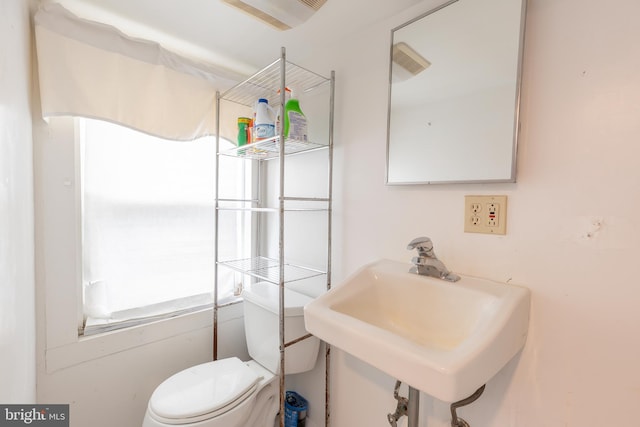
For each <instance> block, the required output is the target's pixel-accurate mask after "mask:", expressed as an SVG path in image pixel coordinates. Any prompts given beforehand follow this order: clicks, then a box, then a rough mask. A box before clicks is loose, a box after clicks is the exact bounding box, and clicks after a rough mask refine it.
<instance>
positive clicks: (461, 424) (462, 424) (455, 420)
mask: <svg viewBox="0 0 640 427" xmlns="http://www.w3.org/2000/svg"><path fill="white" fill-rule="evenodd" d="M485 386H486V384H485V385H483V386H482V387H480V388H479V389H477V390H476V391H475V393H473V394H472V395H471V396H469V397H467V398H466V399H462V400H459V401H457V402H455V403H452V404H451V427H470V426H469V423H468V422H466V421H465V420H463V419H462V418H460V417H458V414H456V409H458V408H459V407H461V406H466V405H470V404H471V403H473V402H475V401H476V400H478V398H479V397H480V396H481V395H482V392H484V387H485Z"/></svg>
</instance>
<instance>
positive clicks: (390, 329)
mask: <svg viewBox="0 0 640 427" xmlns="http://www.w3.org/2000/svg"><path fill="white" fill-rule="evenodd" d="M409 267H410V265H409V264H408V263H407V264H405V263H399V262H395V261H388V260H381V261H377V262H374V263H372V264H369V265H366V266H365V267H363V268H361V269H360V270H358V271H357V272H356V273H355V274H353V275H352V276H350V277H349V278H347V279H346V280H345V281H344V283H342V284H340V285H338V286H336V287H335V288H333V289H332V290H331V291H329V292H327V293H326V294H324V295H322V296H320V297H319V298H317V299H315V300H314V301H312V302H311V303H309V304H308V305H307V306H306V307H305V311H304V314H305V325H306V329H307V331H309V332H310V333H312V334H313V335H315V336H317V337H319V338H320V339H322V340H324V341H326V342H328V343H329V344H331V345H334V346H336V347H338V348H340V349H342V350H344V351H346V352H347V353H350V354H352V355H353V356H355V357H357V358H359V359H361V360H363V361H365V362H367V363H369V364H371V365H373V366H375V367H376V368H378V369H380V370H382V371H384V372H386V373H387V374H389V375H391V376H392V377H394V378H396V379H398V380H400V381H402V382H405V383H406V384H408V385H409V386H411V387H414V388H416V389H418V390H421V391H423V392H425V393H428V394H430V395H431V396H433V397H436V398H437V399H440V400H442V401H445V402H456V401H458V400H461V399H464V398H466V397H468V396H470V395H471V394H472V393H473V392H474V391H476V390H477V389H478V388H479V387H480V386H482V385H483V384H485V383H486V382H487V381H488V380H489V379H491V377H493V376H494V375H495V374H496V373H497V372H498V371H499V370H500V369H502V368H503V367H504V365H506V364H507V362H509V360H510V359H511V358H512V357H513V356H514V355H515V354H516V353H517V352H518V351H519V350H520V349H521V348H522V347H523V345H524V343H525V340H526V336H527V330H528V327H529V304H530V293H529V290H528V289H527V288H524V287H521V286H515V285H509V284H504V283H497V282H493V281H490V280H485V279H478V278H474V277H465V276H462V278H461V280H459V281H458V282H454V283H452V282H447V281H444V280H441V279H436V278H433V277H426V276H419V275H416V274H412V273H409V272H408V270H409Z"/></svg>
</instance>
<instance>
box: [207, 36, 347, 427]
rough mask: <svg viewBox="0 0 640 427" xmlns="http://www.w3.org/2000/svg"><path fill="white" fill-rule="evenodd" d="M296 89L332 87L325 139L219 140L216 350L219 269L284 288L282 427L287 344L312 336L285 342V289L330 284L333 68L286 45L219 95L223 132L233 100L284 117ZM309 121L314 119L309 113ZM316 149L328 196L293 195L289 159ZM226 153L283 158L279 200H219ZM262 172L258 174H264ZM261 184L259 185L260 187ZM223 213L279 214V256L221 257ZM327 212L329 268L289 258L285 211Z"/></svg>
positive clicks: (259, 159)
mask: <svg viewBox="0 0 640 427" xmlns="http://www.w3.org/2000/svg"><path fill="white" fill-rule="evenodd" d="M286 87H294V88H296V90H297V91H299V92H298V93H303V94H304V93H309V92H312V91H315V90H319V89H322V88H328V101H329V105H328V106H327V108H328V123H327V125H328V133H327V135H325V136H323V137H320V138H319V140H313V139H312V140H311V141H300V140H293V139H285V138H284V136H283V135H282V134H280V135H277V136H275V137H273V138H269V139H266V140H263V141H259V142H254V143H250V144H247V145H243V146H241V147H234V148H232V149H229V150H225V151H221V150H220V137H219V136H218V137H217V138H216V153H217V155H216V210H215V228H216V242H215V253H216V255H215V256H216V260H215V261H216V262H215V278H216V280H215V285H214V299H215V304H214V319H213V320H214V337H213V354H214V359H217V354H218V341H217V336H218V333H217V332H218V308H219V307H221V305H219V304H218V277H219V275H218V270H219V269H220V268H223V269H230V270H232V271H235V272H239V273H242V274H243V275H247V276H249V277H251V278H254V279H256V280H261V281H267V282H270V283H273V284H274V285H277V286H278V287H279V291H280V292H279V309H280V316H279V317H280V319H279V320H280V378H279V379H280V427H284V419H285V405H284V402H285V381H284V378H285V374H286V372H285V369H284V367H285V348H286V347H288V346H290V345H293V344H295V343H297V342H299V341H301V340H304V339H307V338H308V337H310V336H311V335H309V334H307V335H304V336H302V337H298V338H296V339H294V340H292V341H289V342H285V333H284V332H285V331H284V289H285V284H287V283H291V282H296V281H301V280H305V279H309V278H313V277H319V276H324V277H325V278H326V289H327V290H329V289H330V288H331V212H332V173H333V123H334V119H333V110H334V94H335V73H334V72H333V71H332V72H331V76H330V77H328V78H327V77H324V76H321V75H319V74H316V73H314V72H312V71H310V70H307V69H306V68H303V67H300V66H298V65H296V64H293V63H291V62H289V61H287V59H286V51H285V48H282V50H281V55H280V58H279V59H278V60H276V61H274V62H273V63H271V64H269V65H268V66H267V67H265V68H263V69H262V70H260V71H258V72H257V73H256V74H254V75H253V76H251V77H249V78H248V79H247V80H245V81H243V82H241V83H239V84H238V85H236V86H234V87H233V88H231V89H229V90H228V91H226V92H224V93H217V97H216V102H217V114H216V122H217V129H218V132H217V134H218V135H219V134H220V132H219V131H220V111H221V108H223V106H222V104H223V101H224V103H227V102H231V103H235V104H240V105H242V106H245V107H249V108H251V109H252V108H253V105H254V102H255V101H256V100H257V99H258V98H266V99H268V101H269V105H271V106H272V107H273V108H278V109H279V111H280V117H283V116H284V102H285V96H284V94H285V88H286ZM310 120H313V118H312V117H310ZM311 137H313V135H311ZM317 150H328V156H327V157H328V160H327V162H328V165H327V166H328V182H327V197H291V196H287V195H285V185H284V180H285V173H284V172H285V159H286V158H288V157H289V156H291V155H294V154H295V155H303V153H308V152H312V151H317ZM221 157H234V158H236V159H238V161H250V162H256V163H257V164H258V167H257V170H261V167H260V165H261V164H262V162H263V161H269V160H273V159H276V160H279V171H278V176H279V178H278V188H277V193H278V201H277V205H278V206H277V207H268V206H266V207H265V206H263V205H262V200H260V196H259V195H258V196H257V197H254V198H252V199H247V200H245V199H224V198H220V197H219V196H220V188H219V183H218V182H219V180H218V179H217V178H218V176H219V175H218V174H219V170H220V158H221ZM261 175H262V174H261V173H260V172H258V176H259V178H262V177H261ZM257 187H258V188H260V184H258V185H257ZM222 211H244V212H250V213H252V214H254V213H255V214H256V215H258V214H260V215H261V214H266V215H277V217H278V218H277V220H278V233H277V234H278V246H277V247H278V250H277V252H278V256H277V257H267V256H261V255H259V254H256V256H253V257H250V258H243V259H230V260H229V259H227V260H221V259H219V256H218V254H219V251H218V249H219V241H218V236H219V235H220V233H219V227H220V212H222ZM294 211H295V212H324V213H326V221H327V223H326V224H327V237H326V239H327V241H326V247H327V255H326V268H324V269H322V270H320V269H316V268H309V267H306V266H301V265H295V264H293V263H289V262H288V261H286V260H285V253H284V244H285V242H284V228H285V212H294ZM325 348H326V350H325V416H324V418H325V427H328V426H329V419H330V410H329V409H330V406H329V369H330V354H331V348H330V346H329V345H328V344H325Z"/></svg>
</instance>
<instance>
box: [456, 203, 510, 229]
mask: <svg viewBox="0 0 640 427" xmlns="http://www.w3.org/2000/svg"><path fill="white" fill-rule="evenodd" d="M464 232H465V233H485V234H507V196H476V195H472V196H464Z"/></svg>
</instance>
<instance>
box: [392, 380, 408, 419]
mask: <svg viewBox="0 0 640 427" xmlns="http://www.w3.org/2000/svg"><path fill="white" fill-rule="evenodd" d="M401 384H402V382H400V381H396V386H395V387H394V389H393V398H394V399H396V400H397V401H398V404H397V405H396V411H395V412H394V413H392V414H387V421H389V424H390V425H391V427H396V426H397V425H398V420H399V419H400V418H402V417H404V416H405V415H407V413H408V412H407V411H408V410H409V399H407V398H406V397H403V396H400V385H401Z"/></svg>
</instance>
